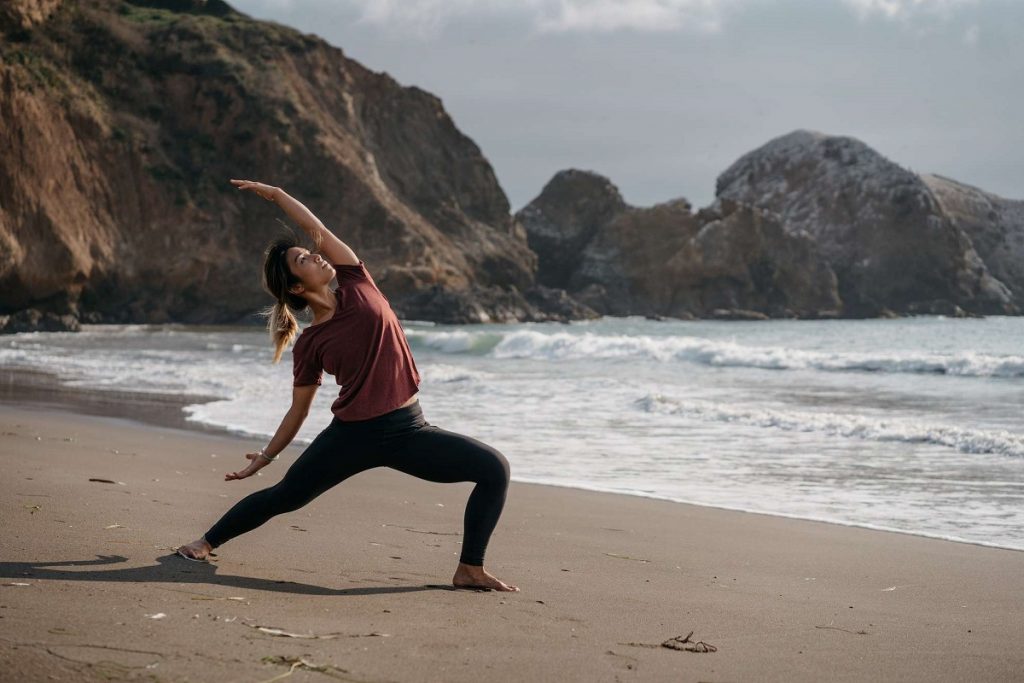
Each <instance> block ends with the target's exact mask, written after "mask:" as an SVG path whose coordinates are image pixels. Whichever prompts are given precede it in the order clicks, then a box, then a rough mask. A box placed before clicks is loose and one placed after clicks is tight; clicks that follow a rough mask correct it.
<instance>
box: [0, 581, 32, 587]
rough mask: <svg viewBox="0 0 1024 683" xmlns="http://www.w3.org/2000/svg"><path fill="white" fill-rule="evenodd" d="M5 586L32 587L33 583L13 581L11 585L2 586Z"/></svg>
mask: <svg viewBox="0 0 1024 683" xmlns="http://www.w3.org/2000/svg"><path fill="white" fill-rule="evenodd" d="M0 585H3V586H31V585H32V584H31V583H24V582H23V581H11V582H10V583H4V584H0Z"/></svg>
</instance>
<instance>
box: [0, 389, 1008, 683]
mask: <svg viewBox="0 0 1024 683" xmlns="http://www.w3.org/2000/svg"><path fill="white" fill-rule="evenodd" d="M428 417H429V416H428ZM442 426H443V425H442ZM258 445H259V444H257V443H255V442H252V441H249V440H246V439H244V438H239V437H231V436H221V435H216V434H207V433H202V432H196V431H185V430H181V429H174V428H169V427H161V426H153V425H151V424H144V423H141V422H133V421H129V420H123V419H117V418H111V417H104V416H96V415H86V414H81V413H78V412H71V411H69V410H66V409H63V408H58V407H52V406H51V407H46V406H36V405H32V404H14V403H4V404H0V466H2V467H3V477H2V480H0V481H2V484H0V493H2V495H0V506H2V515H3V520H4V524H3V528H2V532H0V550H2V552H0V571H2V577H0V584H2V585H0V680H3V681H47V680H58V681H60V680H68V681H71V680H76V681H80V680H108V681H109V680H147V681H269V680H281V679H282V676H283V675H285V674H288V673H289V672H291V675H290V676H288V677H287V679H286V680H290V681H307V680H308V681H315V680H328V679H329V678H335V679H339V680H347V681H480V680H487V681H524V680H532V681H549V680H551V681H554V680H558V681H632V680H636V681H714V682H721V681H822V680H832V681H878V680H901V681H1012V680H1021V679H1022V678H1024V651H1022V649H1021V644H1022V643H1024V607H1022V596H1024V553H1021V552H1017V551H1012V550H1002V549H995V548H988V547H982V546H976V545H968V544H962V543H955V542H948V541H940V540H933V539H928V538H921V537H915V536H911V535H906V534H897V533H889V532H880V531H872V530H866V529H858V528H849V527H842V526H837V525H830V524H823V523H817V522H808V521H801V520H793V519H786V518H779V517H770V516H764V515H756V514H749V513H740V512H732V511H727V510H719V509H714V508H706V507H698V506H691V505H684V504H679V503H670V502H663V501H656V500H648V499H643V498H638V497H630V496H624V495H612V494H602V493H592V492H586V491H578V490H571V489H563V488H557V487H549V486H538V485H528V484H517V483H513V485H512V488H511V491H510V495H509V499H508V504H507V506H506V509H505V514H504V516H503V518H502V520H501V522H500V524H499V526H498V529H497V532H496V533H495V535H494V537H493V539H492V542H491V546H490V549H489V553H488V567H489V568H490V569H491V570H492V571H493V572H494V573H495V574H497V575H498V576H500V577H502V578H504V579H507V580H509V581H511V582H514V583H517V584H518V585H519V586H520V587H521V589H522V591H521V592H520V593H517V594H499V593H480V592H467V591H454V590H450V586H449V580H450V577H451V574H452V571H453V569H454V567H455V562H456V559H457V556H458V551H459V545H458V544H459V541H460V538H461V516H462V510H463V504H464V502H465V498H466V496H467V494H468V491H469V486H470V485H469V484H457V485H437V484H430V483H426V482H422V481H418V480H415V479H412V478H410V477H407V476H405V475H402V474H399V473H396V472H391V471H374V472H370V473H366V474H363V475H360V476H358V477H356V478H355V479H353V480H351V481H349V482H346V483H345V484H343V485H342V486H340V487H338V488H336V489H334V490H332V491H330V492H328V493H327V494H325V495H324V496H322V497H321V498H319V499H317V500H316V501H314V502H313V503H312V504H310V505H309V506H307V507H306V508H304V509H302V510H300V511H298V512H295V513H292V514H290V515H285V516H281V517H277V518H275V519H273V520H271V522H269V523H268V524H267V525H265V526H263V527H261V528H260V529H257V530H256V531H254V532H252V533H250V534H248V535H245V536H242V537H239V538H238V539H235V540H233V541H231V542H230V543H228V544H226V545H225V546H223V547H222V548H220V549H219V550H218V554H217V557H216V560H215V562H213V563H210V564H197V563H190V562H187V561H185V560H183V559H181V558H178V557H176V556H174V555H173V553H172V548H173V547H175V546H177V545H178V544H180V543H184V542H187V541H189V540H192V539H193V538H195V537H196V536H197V535H199V534H200V533H202V532H203V531H205V530H206V528H207V527H208V526H209V525H210V524H211V523H212V522H213V521H215V520H216V519H217V518H218V517H219V515H220V514H221V513H222V512H223V511H225V510H226V509H227V508H228V507H229V506H230V505H231V504H233V503H234V502H235V501H237V500H238V499H239V498H241V497H242V496H244V495H245V494H247V493H249V492H251V491H254V490H258V489H260V488H264V487H266V486H269V485H271V484H273V483H274V482H276V481H277V479H278V478H279V477H280V475H281V474H282V473H283V472H284V471H285V469H286V468H287V467H288V465H289V464H290V462H292V461H293V460H294V458H295V457H296V455H297V454H298V451H297V450H295V449H290V450H288V451H286V452H285V453H284V454H283V455H282V457H281V459H280V460H279V461H278V462H277V463H274V464H273V465H272V466H271V467H269V468H267V469H266V470H264V472H265V474H264V475H263V476H260V477H254V478H251V479H247V480H244V481H240V482H224V481H223V474H224V472H225V471H229V470H234V469H237V468H238V467H239V466H240V465H241V463H242V461H243V458H242V454H243V453H244V452H245V451H246V449H251V448H253V447H255V446H258ZM509 456H510V460H511V461H512V464H513V476H515V454H514V453H510V454H509ZM97 480H108V481H97ZM108 482H113V483H108ZM691 632H692V636H690V638H689V642H687V643H682V644H680V641H682V640H685V637H686V636H687V635H688V634H690V633H691ZM287 634H291V635H287ZM294 636H304V637H294ZM673 638H676V641H675V643H674V644H675V646H676V647H677V648H680V649H673V648H671V647H666V646H665V645H663V643H666V641H669V642H668V643H667V644H668V645H672V644H673V643H672V642H671V639H673ZM696 643H702V644H696ZM705 645H707V646H710V647H705ZM693 650H697V651H693ZM701 650H707V651H701Z"/></svg>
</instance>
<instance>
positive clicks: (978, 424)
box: [0, 317, 1024, 550]
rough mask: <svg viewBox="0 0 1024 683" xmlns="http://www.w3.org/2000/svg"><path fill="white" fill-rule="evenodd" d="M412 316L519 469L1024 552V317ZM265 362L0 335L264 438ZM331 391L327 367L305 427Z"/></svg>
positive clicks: (196, 344)
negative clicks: (445, 322)
mask: <svg viewBox="0 0 1024 683" xmlns="http://www.w3.org/2000/svg"><path fill="white" fill-rule="evenodd" d="M405 327H406V334H407V336H408V338H409V342H410V346H411V347H412V349H413V353H414V355H415V357H416V360H417V364H418V365H419V368H420V371H421V374H422V376H423V382H422V386H421V395H420V401H421V403H422V405H423V408H424V411H425V413H426V417H427V419H428V420H429V421H430V422H431V423H433V424H437V425H439V426H441V427H444V428H447V429H452V430H455V431H459V432H463V433H466V434H469V435H472V436H475V437H477V438H479V439H482V440H484V441H486V442H488V443H490V444H492V445H494V446H496V447H497V448H499V449H500V450H501V451H503V452H504V453H505V454H506V456H507V457H508V459H509V461H510V462H511V464H512V473H513V479H515V480H518V481H529V482H539V483H547V484H556V485H561V486H569V487H577V488H586V489H594V490H601V491H610V492H617V493H623V494H633V495H642V496H650V497H656V498H664V499H669V500H676V501H684V502H691V503H698V504H703V505H711V506H716V507H725V508H733V509H740V510H748V511H755V512H762V513H771V514H778V515H786V516H793V517H801V518H808V519H816V520H824V521H830V522H836V523H840V524H850V525H858V526H865V527H871V528H880V529H889V530H898V531H903V532H909V533H913V534H920V535H926V536H936V537H941V538H947V539H953V540H960V541H967V542H972V543H979V544H986V545H994V546H1000V547H1006V548H1015V549H1021V550H1024V424H1022V409H1024V318H1004V317H991V318H986V319H978V320H954V319H944V318H936V317H922V318H911V319H900V320H863V321H771V322H749V323H748V322H711V321H698V322H684V321H662V322H659V321H649V320H644V319H637V318H606V319H602V320H599V321H591V322H583V323H574V324H570V325H560V324H516V325H493V326H440V325H431V324H429V323H416V322H408V323H406V324H405ZM271 356H272V353H271V347H270V343H269V340H268V338H267V336H266V333H265V332H263V331H261V330H257V329H252V328H230V327H192V326H176V325H164V326H86V327H85V328H84V330H83V331H82V332H80V333H77V334H70V333H30V334H19V335H14V336H10V337H3V338H0V364H2V365H3V366H4V367H11V368H28V369H34V370H43V371H46V372H50V373H54V374H55V375H56V376H57V377H58V379H59V381H60V382H62V383H64V384H67V385H72V386H78V387H85V388H88V389H92V390H97V391H120V390H130V391H133V392H140V391H141V392H153V393H158V394H173V395H182V396H186V397H189V396H192V397H197V398H196V399H195V402H194V403H192V404H190V405H188V406H187V407H186V408H185V411H186V413H187V419H188V420H189V421H192V422H194V423H196V424H197V425H204V426H207V427H214V428H220V429H226V430H229V431H231V432H234V433H238V434H245V435H253V436H257V437H261V438H269V436H270V435H271V434H272V433H273V431H274V429H275V428H276V427H277V425H278V423H279V422H280V419H281V417H282V416H283V414H284V412H285V411H286V410H287V408H288V405H289V401H290V397H291V358H290V355H286V356H285V358H284V359H283V361H282V363H281V364H279V365H272V364H271ZM336 395H337V386H336V385H335V384H334V382H333V378H332V377H330V376H327V375H325V377H324V386H323V387H322V388H321V389H320V391H319V392H318V395H317V398H316V401H315V404H314V408H313V411H312V412H311V415H310V417H309V419H308V420H307V422H306V424H305V425H304V426H303V429H302V430H301V432H300V433H299V436H298V439H299V440H300V441H305V442H308V441H310V440H311V439H312V438H313V437H314V436H315V435H316V434H317V433H318V432H319V431H320V430H321V429H322V428H323V427H325V426H326V425H327V423H328V422H329V421H330V419H331V415H330V404H331V401H332V400H333V398H334V397H335V396H336ZM200 396H202V397H216V400H213V401H207V402H201V401H200V400H199V398H198V397H200ZM242 452H243V449H242V448H241V447H240V448H239V459H240V461H241V456H242ZM342 457H343V454H342Z"/></svg>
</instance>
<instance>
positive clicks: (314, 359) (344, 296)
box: [292, 261, 420, 422]
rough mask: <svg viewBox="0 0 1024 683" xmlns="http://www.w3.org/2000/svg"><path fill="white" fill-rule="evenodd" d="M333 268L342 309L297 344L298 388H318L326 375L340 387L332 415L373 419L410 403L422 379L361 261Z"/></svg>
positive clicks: (310, 329) (309, 329)
mask: <svg viewBox="0 0 1024 683" xmlns="http://www.w3.org/2000/svg"><path fill="white" fill-rule="evenodd" d="M334 268H335V270H336V271H337V280H338V287H337V289H335V290H334V296H335V297H336V298H337V300H338V307H337V309H336V310H335V311H334V315H333V316H331V318H330V319H329V320H324V321H323V322H319V323H317V324H315V325H308V326H306V329H304V330H303V331H302V334H300V335H299V338H298V340H297V341H296V342H295V348H294V349H292V360H293V371H294V374H295V381H294V385H295V386H297V387H299V386H305V385H309V384H320V383H321V381H322V377H323V371H324V370H326V371H327V372H328V373H329V374H331V375H334V378H335V380H336V381H337V382H338V384H339V385H340V386H341V392H340V393H339V394H338V398H337V399H336V400H335V401H334V405H332V406H331V411H332V412H333V413H334V414H335V415H336V416H337V417H338V419H339V420H344V421H346V422H352V421H356V420H369V419H370V418H373V417H377V416H379V415H383V414H385V413H389V412H391V411H392V410H395V409H396V408H398V407H399V406H401V405H402V404H403V403H405V402H406V401H408V400H409V398H410V397H412V395H413V394H415V393H416V391H417V387H418V386H419V383H420V374H419V372H418V371H417V370H416V363H415V362H414V361H413V359H412V352H410V351H409V344H408V343H407V342H406V340H405V333H404V332H403V331H402V326H401V325H399V323H398V318H397V317H396V316H395V313H394V311H392V310H391V305H390V304H389V303H388V300H387V299H386V298H385V297H384V295H383V294H382V293H381V291H380V290H379V289H377V285H376V283H374V281H373V278H371V277H370V273H369V272H367V270H366V266H365V265H364V264H363V262H362V261H360V262H359V265H355V266H345V265H341V264H334Z"/></svg>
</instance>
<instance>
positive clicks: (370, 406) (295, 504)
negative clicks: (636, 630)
mask: <svg viewBox="0 0 1024 683" xmlns="http://www.w3.org/2000/svg"><path fill="white" fill-rule="evenodd" d="M231 182H232V184H234V185H235V186H236V187H237V188H238V189H240V190H248V191H251V192H255V193H256V194H258V195H259V196H261V197H263V198H264V199H266V200H269V201H272V202H275V203H276V204H277V205H278V206H279V207H281V209H283V210H284V212H285V213H286V214H287V215H288V216H289V217H290V218H291V219H292V220H294V221H295V222H296V223H298V224H299V226H301V227H302V229H303V230H304V231H305V232H306V233H307V234H308V235H309V236H310V237H311V238H312V239H313V242H314V243H315V244H316V247H317V252H318V253H312V252H310V251H309V250H308V249H304V248H302V247H301V246H299V245H298V244H297V243H296V242H295V241H294V240H289V239H280V240H278V241H276V242H274V243H273V244H271V245H270V247H268V249H267V251H266V255H265V259H264V263H263V275H264V285H265V287H266V289H267V291H268V292H270V294H271V295H272V296H273V297H274V298H275V300H276V303H275V305H274V307H273V309H272V311H271V313H270V319H269V328H270V332H271V336H272V337H273V339H274V344H275V353H274V362H277V361H279V360H280V358H281V354H282V353H283V352H284V349H285V348H286V347H287V346H288V344H289V343H290V342H291V340H292V339H294V338H295V336H296V334H298V323H297V321H296V320H295V316H294V314H293V313H292V311H301V310H303V309H305V308H306V307H307V306H308V307H309V308H310V309H311V310H312V313H313V322H312V323H310V324H309V325H308V326H307V327H306V328H305V329H304V330H303V331H302V333H301V334H298V339H297V340H296V342H295V347H294V349H293V351H292V356H293V363H294V364H293V369H294V382H293V388H292V404H291V408H289V410H288V412H287V414H285V416H284V419H283V420H282V421H281V425H280V426H279V427H278V428H277V432H276V433H275V434H274V437H273V438H272V439H271V440H270V443H269V444H267V446H266V447H265V448H262V449H260V450H259V452H257V453H248V454H246V456H245V457H246V458H248V459H249V461H250V462H249V464H248V466H247V467H246V468H245V469H243V470H240V471H238V472H231V473H228V474H226V475H225V476H224V479H225V481H232V480H236V479H244V478H246V477H249V476H252V475H253V474H255V473H256V472H258V471H259V470H261V469H262V468H264V467H266V466H267V465H268V464H269V463H270V462H272V461H274V460H276V459H277V456H278V454H279V453H280V452H281V451H283V450H284V449H285V447H286V446H288V444H289V443H291V441H292V439H294V438H295V435H296V434H297V433H298V431H299V427H301V426H302V423H303V421H304V420H305V419H306V415H307V414H308V413H309V407H310V404H311V403H312V402H313V396H314V395H315V394H316V390H317V388H318V387H319V386H320V383H321V377H322V374H323V371H325V370H326V371H327V372H328V373H330V374H332V375H334V376H335V378H336V380H337V382H338V384H339V385H341V392H340V394H339V395H338V398H337V399H335V401H334V404H333V405H332V406H331V412H332V413H333V414H334V419H333V420H332V421H331V423H330V425H329V426H328V427H327V428H326V429H325V430H324V431H322V432H321V433H320V435H319V436H317V437H316V439H314V440H313V443H312V444H310V446H309V447H308V448H307V449H306V450H305V451H304V452H303V453H302V455H300V456H299V458H298V459H297V460H296V461H295V463H294V464H292V466H291V467H290V468H288V471H287V472H286V473H285V475H284V478H283V479H282V480H281V481H280V482H278V483H277V484H275V485H274V486H271V487H270V488H267V489H263V490H262V491H257V492H255V493H253V494H250V495H248V496H246V497H245V498H243V499H242V500H241V501H239V502H238V503H237V504H236V505H235V506H234V507H232V508H231V509H230V510H228V512H227V513H226V514H225V515H224V516H223V517H221V519H220V520H219V521H218V522H217V523H216V524H214V525H213V526H212V527H211V528H210V530H209V531H207V532H206V533H205V534H204V535H203V536H202V537H201V538H199V539H198V540H195V541H193V542H192V543H189V544H188V545H183V546H181V547H180V548H178V554H179V555H181V556H182V557H185V558H187V559H190V560H205V559H206V557H207V556H208V555H209V553H210V551H211V550H212V549H213V548H216V547H218V546H220V545H222V544H224V543H226V542H227V541H229V540H231V539H232V538H234V537H236V536H239V535H241V534H244V533H245V532H247V531H252V530H253V529H255V528H256V527H258V526H260V525H261V524H263V523H264V522H266V521H267V520H268V519H270V518H271V517H273V516H274V515H279V514H281V513H284V512H291V511H293V510H297V509H299V508H300V507H302V506H303V505H306V504H307V503H309V502H310V501H311V500H313V499H314V498H316V497H317V496H319V495H320V494H321V493H323V492H324V491H327V490H328V489H330V488H332V487H334V486H335V485H337V484H339V483H341V482H342V481H344V480H345V479H348V478H349V477H351V476H352V475H354V474H358V473H359V472H362V471H364V470H368V469H371V468H373V467H391V468H393V469H396V470H399V471H400V472H405V473H407V474H411V475H413V476H415V477H419V478H421V479H426V480H428V481H435V482H456V481H472V482H475V483H476V486H475V487H474V489H473V492H472V493H471V494H470V496H469V501H468V502H467V503H466V512H465V517H464V534H465V535H464V540H463V545H462V553H461V557H460V558H459V566H458V568H457V569H456V570H455V576H454V577H453V578H452V583H453V584H454V585H455V586H457V587H460V588H489V589H493V590H501V591H515V590H519V589H518V588H516V587H515V586H510V585H508V584H506V583H504V582H503V581H500V580H499V579H497V578H495V577H494V576H492V575H491V574H489V573H488V572H487V571H486V570H485V569H484V567H483V564H484V552H485V550H486V549H487V541H488V540H489V539H490V537H491V532H492V531H494V527H495V525H496V524H497V523H498V517H500V516H501V510H502V507H503V506H504V504H505V493H506V491H507V490H508V479H509V467H508V461H507V460H505V457H504V456H503V455H502V454H501V453H499V452H498V451H496V450H495V449H493V448H491V447H490V446H487V445H486V444H483V443H481V442H479V441H477V440H475V439H471V438H469V437H467V436H462V435H460V434H455V433H452V432H448V431H445V430H443V429H438V428H437V427H434V426H432V425H430V424H429V423H428V422H427V421H426V420H424V419H423V411H422V410H420V407H419V402H418V401H417V400H416V392H417V387H418V385H419V379H420V378H419V373H418V372H417V370H416V364H415V362H414V361H413V358H412V353H411V352H410V351H409V345H408V343H407V342H406V339H405V333H404V332H403V331H402V328H401V326H400V325H399V323H398V318H397V317H396V316H395V314H394V312H393V311H392V310H391V306H390V305H389V304H388V301H387V299H386V298H384V295H383V294H381V292H380V290H379V289H377V285H376V284H375V283H374V281H373V278H371V277H370V274H369V273H368V272H367V270H366V267H365V266H364V265H363V262H362V261H360V260H359V259H358V258H357V257H356V255H355V253H354V252H353V251H352V249H351V248H349V246H348V245H346V244H345V243H344V242H342V241H341V240H340V239H338V238H337V237H336V236H335V235H334V234H332V233H331V232H330V231H329V230H328V229H327V228H326V227H324V225H323V223H321V222H320V220H319V219H318V218H317V217H316V216H314V215H313V214H312V213H311V212H310V211H309V209H307V208H306V207H305V206H303V205H302V204H301V203H299V202H298V201H297V200H295V199H294V198H292V197H290V196H289V195H288V194H287V193H286V192H285V191H284V190H282V189H280V188H277V187H272V186H270V185H264V184H263V183H258V182H254V181H250V180H232V181H231ZM335 278H337V287H335V288H334V289H331V287H330V284H331V281H332V280H334V279H335Z"/></svg>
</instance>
